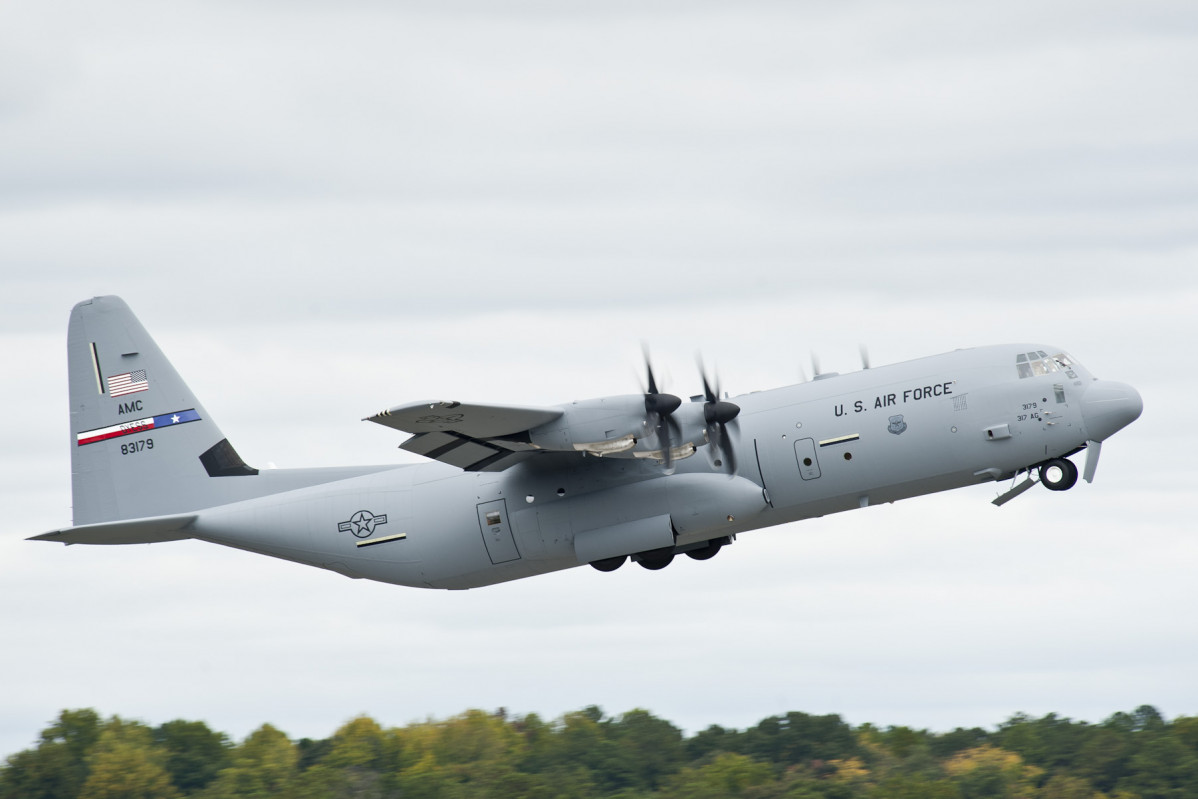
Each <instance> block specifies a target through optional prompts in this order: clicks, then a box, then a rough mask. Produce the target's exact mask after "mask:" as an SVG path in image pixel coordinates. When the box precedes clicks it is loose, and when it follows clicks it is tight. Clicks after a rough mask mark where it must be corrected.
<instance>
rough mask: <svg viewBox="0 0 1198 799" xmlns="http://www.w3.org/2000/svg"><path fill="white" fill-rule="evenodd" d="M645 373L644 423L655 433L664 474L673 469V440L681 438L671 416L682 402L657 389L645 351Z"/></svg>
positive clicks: (678, 428)
mask: <svg viewBox="0 0 1198 799" xmlns="http://www.w3.org/2000/svg"><path fill="white" fill-rule="evenodd" d="M645 372H646V373H647V374H648V376H649V386H648V388H647V389H646V391H645V421H646V424H648V425H649V426H650V427H652V428H653V429H654V431H655V432H656V433H657V441H658V443H659V444H660V445H661V454H662V458H663V462H664V463H665V468H666V472H667V473H669V472H672V471H673V468H674V464H673V456H672V455H671V454H670V450H671V449H673V446H674V443H673V439H675V438H679V439H680V438H682V429H681V428H680V427H679V425H678V422H677V421H676V420H675V419H674V417H673V416H672V415H671V414H673V413H674V411H676V410H678V407H679V406H680V405H682V400H681V399H680V398H679V397H676V396H674V395H673V394H663V393H662V392H661V391H659V390H658V388H657V378H656V377H655V376H654V375H653V364H652V363H651V362H650V361H649V352H648V350H646V351H645Z"/></svg>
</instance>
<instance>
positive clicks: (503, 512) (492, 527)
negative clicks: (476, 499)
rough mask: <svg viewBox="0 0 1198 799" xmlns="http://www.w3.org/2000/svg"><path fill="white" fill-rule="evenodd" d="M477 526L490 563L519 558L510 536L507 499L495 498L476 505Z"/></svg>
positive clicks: (510, 527) (506, 561)
mask: <svg viewBox="0 0 1198 799" xmlns="http://www.w3.org/2000/svg"><path fill="white" fill-rule="evenodd" d="M478 527H479V530H480V531H481V532H482V536H483V544H484V545H485V546H486V548H487V557H489V558H490V559H491V563H493V564H496V565H498V564H500V563H508V562H510V561H513V560H520V550H518V549H517V548H516V540H515V539H514V538H513V537H512V526H511V524H509V523H508V517H507V500H506V499H495V500H491V501H490V502H480V503H479V505H478Z"/></svg>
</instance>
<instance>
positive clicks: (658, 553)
mask: <svg viewBox="0 0 1198 799" xmlns="http://www.w3.org/2000/svg"><path fill="white" fill-rule="evenodd" d="M636 559H637V561H638V562H639V563H640V564H641V565H642V566H644V567H645V568H646V569H649V570H650V571H657V570H658V569H664V568H665V567H666V566H669V565H670V563H671V562H672V561H673V560H674V548H673V547H662V548H661V549H651V550H649V551H648V552H641V553H640V554H639V555H637V556H636Z"/></svg>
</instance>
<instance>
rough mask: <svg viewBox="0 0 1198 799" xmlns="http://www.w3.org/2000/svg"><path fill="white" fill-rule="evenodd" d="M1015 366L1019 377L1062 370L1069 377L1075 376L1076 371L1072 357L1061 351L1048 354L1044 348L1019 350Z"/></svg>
mask: <svg viewBox="0 0 1198 799" xmlns="http://www.w3.org/2000/svg"><path fill="white" fill-rule="evenodd" d="M1015 368H1016V369H1017V370H1018V371H1019V376H1020V377H1021V378H1023V377H1036V376H1038V375H1047V374H1052V373H1053V372H1064V373H1065V374H1066V375H1068V376H1069V377H1071V378H1076V377H1077V373H1076V372H1075V371H1074V369H1073V359H1072V358H1070V357H1069V356H1068V355H1066V354H1065V353H1063V352H1060V353H1057V354H1056V355H1048V354H1047V353H1046V352H1044V350H1037V351H1035V352H1021V353H1019V354H1018V355H1016V356H1015Z"/></svg>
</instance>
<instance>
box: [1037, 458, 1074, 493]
mask: <svg viewBox="0 0 1198 799" xmlns="http://www.w3.org/2000/svg"><path fill="white" fill-rule="evenodd" d="M1040 482H1041V483H1043V484H1044V487H1045V488H1047V489H1048V490H1049V491H1068V490H1069V489H1071V488H1073V486H1074V484H1075V483H1077V467H1076V466H1074V465H1073V461H1071V460H1069V459H1067V458H1053V459H1052V460H1050V461H1045V462H1044V463H1042V464H1040Z"/></svg>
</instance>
